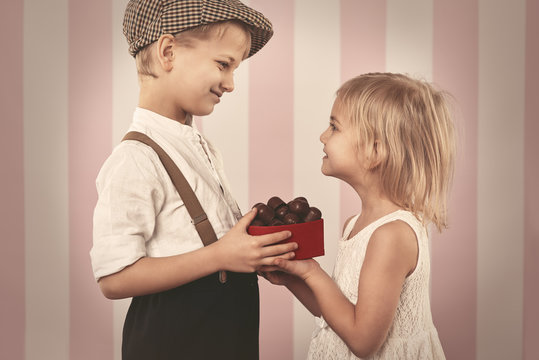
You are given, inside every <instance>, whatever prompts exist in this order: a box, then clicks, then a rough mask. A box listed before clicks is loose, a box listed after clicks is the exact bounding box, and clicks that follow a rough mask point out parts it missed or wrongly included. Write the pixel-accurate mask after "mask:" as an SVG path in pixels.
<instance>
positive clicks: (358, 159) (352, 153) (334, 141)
mask: <svg viewBox="0 0 539 360" xmlns="http://www.w3.org/2000/svg"><path fill="white" fill-rule="evenodd" d="M320 141H321V142H322V144H324V153H325V154H326V156H324V158H323V159H322V173H323V174H324V175H326V176H333V177H336V178H338V179H341V180H343V181H345V182H347V183H349V184H351V185H352V184H355V183H356V182H357V180H358V176H361V174H363V173H364V172H365V171H366V170H365V168H364V166H362V164H363V163H364V162H363V159H362V155H361V152H360V151H359V149H360V148H359V145H358V141H357V136H356V131H354V129H353V127H352V124H351V123H350V120H349V119H348V117H347V116H345V113H344V111H343V109H342V106H341V104H340V102H339V99H338V98H337V99H336V100H335V102H334V103H333V108H332V109H331V116H330V120H329V127H328V128H327V129H326V130H325V131H324V132H323V133H322V135H320Z"/></svg>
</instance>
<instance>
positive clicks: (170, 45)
mask: <svg viewBox="0 0 539 360" xmlns="http://www.w3.org/2000/svg"><path fill="white" fill-rule="evenodd" d="M155 51H156V58H157V63H158V64H159V66H160V67H161V69H163V70H164V71H166V72H168V71H170V70H172V68H173V67H174V64H173V63H174V35H171V34H163V35H161V36H160V37H159V39H158V40H157V46H156V47H155Z"/></svg>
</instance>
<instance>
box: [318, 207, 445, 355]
mask: <svg viewBox="0 0 539 360" xmlns="http://www.w3.org/2000/svg"><path fill="white" fill-rule="evenodd" d="M357 218H358V216H356V217H354V218H353V219H352V220H351V221H350V222H349V223H348V226H347V227H346V229H345V231H344V234H343V237H342V239H341V241H339V249H338V254H337V259H336V262H335V269H334V271H333V279H334V280H335V281H336V283H337V284H338V285H339V287H340V289H341V291H342V292H343V293H344V295H345V296H346V297H347V298H348V299H349V300H350V301H351V302H352V303H354V304H355V303H356V302H357V289H358V282H359V274H360V272H361V266H362V265H363V260H364V259H365V252H366V250H367V244H368V242H369V239H370V237H371V235H372V233H373V232H374V230H376V228H378V227H379V226H381V225H383V224H386V223H388V222H391V221H395V220H402V221H404V222H406V223H407V224H409V225H410V227H411V228H412V229H413V230H414V231H415V233H416V236H417V240H418V244H419V256H418V262H417V266H416V268H415V270H414V272H413V273H412V274H410V276H408V278H406V280H405V282H404V285H403V289H402V293H401V296H400V300H399V304H398V306H397V311H396V313H395V318H394V319H393V324H391V327H390V329H389V333H388V336H387V339H386V341H385V342H384V344H383V345H382V347H381V348H380V350H379V351H378V352H377V353H376V354H374V355H373V356H372V357H370V358H369V359H387V360H394V359H398V360H403V359H410V360H412V359H413V360H418V359H425V360H426V359H429V360H430V359H433V360H440V359H445V356H444V352H443V349H442V345H441V343H440V340H439V338H438V332H437V331H436V328H435V327H434V324H433V322H432V314H431V309H430V298H429V277H430V254H429V243H428V235H427V231H426V229H425V227H424V226H423V225H422V224H421V222H420V221H419V220H417V219H416V218H415V216H414V215H413V214H412V213H410V212H408V211H404V210H398V211H395V212H393V213H391V214H388V215H386V216H384V217H382V218H380V219H378V220H376V221H375V222H373V223H371V224H370V225H368V226H367V227H365V228H364V229H363V230H361V231H360V232H359V233H358V234H356V235H355V236H354V237H353V238H351V239H348V240H347V238H348V236H349V235H350V233H351V231H352V228H353V227H354V224H355V222H356V220H357ZM316 321H317V327H316V328H315V330H314V332H313V337H312V340H311V345H310V347H309V355H308V359H310V360H331V359H334V360H347V359H358V358H357V357H356V356H354V354H353V353H352V352H351V351H350V350H349V349H348V347H347V346H346V344H345V343H344V342H343V341H342V340H341V339H340V338H339V337H338V336H337V334H335V332H334V331H333V330H332V329H331V328H330V327H329V326H328V324H327V323H326V322H325V321H324V319H323V318H316Z"/></svg>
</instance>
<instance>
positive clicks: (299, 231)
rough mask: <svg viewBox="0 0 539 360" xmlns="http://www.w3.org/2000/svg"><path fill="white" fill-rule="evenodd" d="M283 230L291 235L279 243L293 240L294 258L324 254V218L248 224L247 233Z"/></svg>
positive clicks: (261, 233) (258, 233) (259, 233)
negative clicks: (273, 224) (262, 224)
mask: <svg viewBox="0 0 539 360" xmlns="http://www.w3.org/2000/svg"><path fill="white" fill-rule="evenodd" d="M284 230H289V231H290V232H291V233H292V236H290V237H289V238H288V239H286V240H283V241H281V243H289V242H295V243H297V244H298V248H297V249H296V250H295V251H294V252H295V254H296V257H295V258H294V259H295V260H303V259H310V258H313V257H315V256H322V255H324V219H319V220H315V221H310V222H306V223H299V224H290V225H278V226H249V227H248V228H247V233H249V234H250V235H265V234H271V233H274V232H278V231H284Z"/></svg>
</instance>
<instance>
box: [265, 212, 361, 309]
mask: <svg viewBox="0 0 539 360" xmlns="http://www.w3.org/2000/svg"><path fill="white" fill-rule="evenodd" d="M353 218H354V216H351V217H349V218H348V219H347V220H346V221H345V222H344V226H343V235H344V231H345V229H346V228H347V226H348V223H349V222H350V220H352V219H353ZM303 261H304V262H305V264H309V262H311V263H312V264H310V265H309V266H318V264H317V262H316V261H315V260H312V259H309V260H303ZM261 270H262V271H259V275H262V276H263V277H264V278H266V279H267V280H268V281H269V282H271V283H272V284H274V285H284V286H286V287H287V288H288V290H290V292H291V293H292V294H294V296H295V297H296V298H297V299H298V300H299V301H300V302H301V303H302V304H303V306H305V308H307V310H309V311H310V313H311V314H313V315H314V316H317V317H320V315H321V313H320V307H319V306H318V302H317V301H316V298H315V296H314V294H313V292H312V290H311V288H310V287H308V286H307V284H305V281H303V279H301V278H300V277H298V276H296V275H293V274H289V273H286V272H283V271H279V270H280V269H279V267H276V266H263V267H262V269H261Z"/></svg>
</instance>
